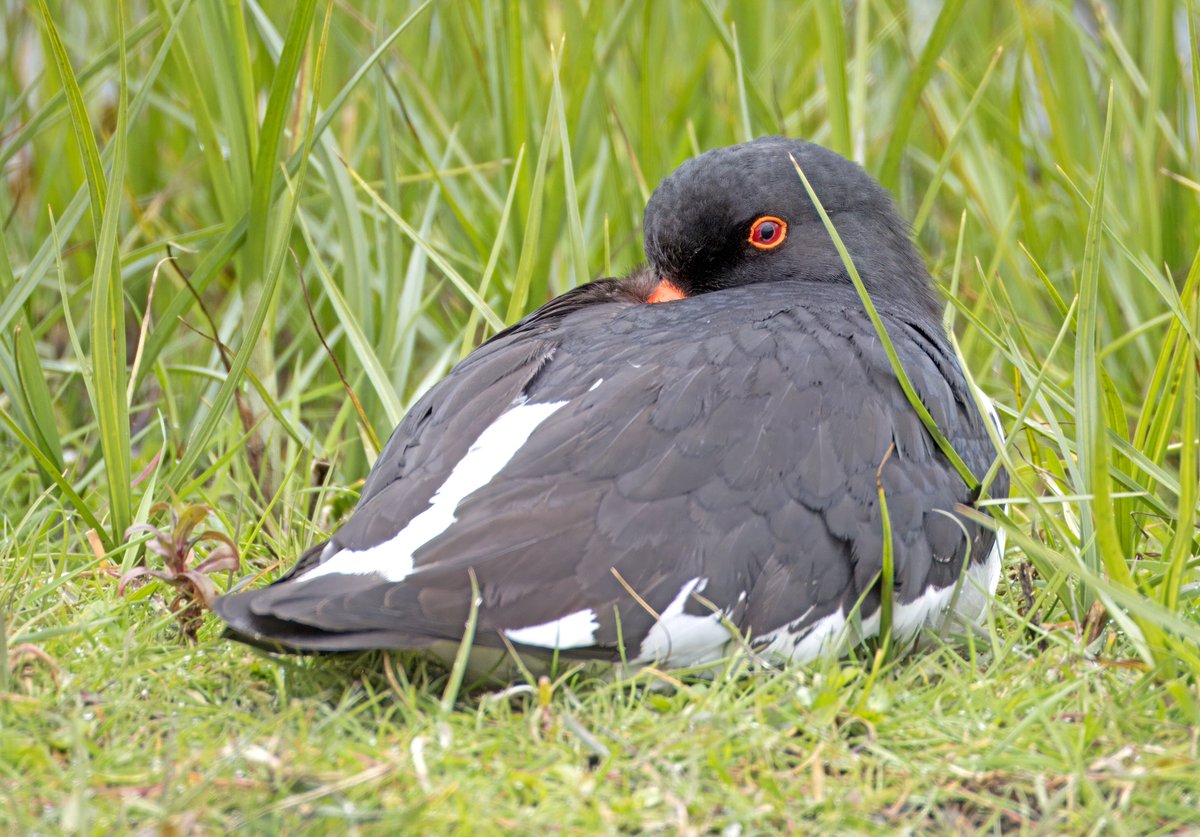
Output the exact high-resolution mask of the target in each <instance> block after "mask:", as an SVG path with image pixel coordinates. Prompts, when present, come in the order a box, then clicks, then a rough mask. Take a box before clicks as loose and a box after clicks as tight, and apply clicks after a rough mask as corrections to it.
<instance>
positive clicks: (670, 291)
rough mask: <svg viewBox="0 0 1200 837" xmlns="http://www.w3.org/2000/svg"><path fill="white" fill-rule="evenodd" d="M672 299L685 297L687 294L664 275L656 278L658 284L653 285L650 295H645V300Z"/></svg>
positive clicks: (663, 300) (664, 300) (659, 300)
mask: <svg viewBox="0 0 1200 837" xmlns="http://www.w3.org/2000/svg"><path fill="white" fill-rule="evenodd" d="M674 299H687V294H685V293H684V292H683V291H682V290H681V289H680V287H679V286H678V285H676V284H675V283H674V282H672V281H671V280H670V279H668V278H666V277H665V276H664V277H663V278H661V279H659V280H658V284H657V285H655V286H654V290H653V291H651V292H650V296H648V297H646V302H670V301H671V300H674Z"/></svg>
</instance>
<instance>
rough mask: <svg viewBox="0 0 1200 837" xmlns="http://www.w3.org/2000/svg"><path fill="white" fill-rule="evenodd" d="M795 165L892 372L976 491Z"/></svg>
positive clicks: (940, 446)
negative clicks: (901, 361) (922, 400)
mask: <svg viewBox="0 0 1200 837" xmlns="http://www.w3.org/2000/svg"><path fill="white" fill-rule="evenodd" d="M789 156H790V155H789ZM792 165H793V166H794V167H795V168H796V174H797V175H798V176H799V178H800V182H801V183H803V184H804V190H805V191H806V192H807V193H808V198H809V200H811V201H812V203H813V206H814V207H816V210H817V214H818V215H820V216H821V222H822V223H823V224H824V225H825V230H826V232H828V233H829V237H830V238H831V239H833V245H834V247H836V248H837V251H838V255H839V256H840V257H841V259H842V264H843V265H844V266H845V268H846V271H847V273H849V274H850V279H851V281H852V282H853V283H854V288H855V290H857V291H858V297H859V299H860V300H862V304H863V308H864V309H865V310H866V312H867V316H868V317H869V318H870V320H871V325H872V326H874V328H875V333H876V334H878V335H879V340H880V342H881V343H882V344H883V350H884V352H886V353H887V356H888V361H889V362H890V363H891V365H892V371H893V372H894V373H895V375H896V380H897V381H898V382H899V384H900V388H901V389H903V390H904V394H905V396H906V397H907V398H908V403H909V404H911V405H912V408H913V410H915V411H916V413H917V415H918V416H919V417H920V419H921V423H922V424H924V425H925V429H926V430H928V431H929V435H930V436H931V437H932V438H933V441H934V444H936V445H937V447H938V450H940V451H941V452H942V453H943V454H944V455H945V457H946V458H947V459H948V460H949V461H950V464H951V465H953V466H954V470H956V471H957V472H958V475H959V476H960V477H962V480H963V482H964V483H966V485H967V488H969V489H970V490H971V491H972V492H974V491H975V490H976V489H977V488H978V487H979V480H978V479H976V478H975V476H974V475H973V474H972V473H971V469H970V468H968V467H967V464H966V463H965V462H963V460H962V457H961V456H959V455H958V451H956V450H955V449H954V446H953V445H951V444H950V441H949V440H948V439H947V438H946V435H945V434H944V433H942V431H941V429H940V428H939V427H938V426H937V422H935V421H934V420H933V416H931V415H930V414H929V410H928V409H927V408H926V407H925V405H924V404H923V403H922V402H921V397H920V396H919V395H918V394H917V391H916V389H914V388H913V385H912V381H910V380H909V378H908V373H907V372H905V371H904V367H903V366H902V365H901V364H900V357H899V355H897V354H896V347H895V345H894V344H893V343H892V338H891V336H890V335H888V332H887V328H886V327H885V326H884V324H883V320H882V319H880V317H879V312H878V311H877V310H876V309H875V303H874V302H872V301H871V296H870V294H868V293H867V288H866V285H864V284H863V281H862V277H861V276H859V275H858V268H856V267H855V266H854V260H853V259H852V258H850V251H849V250H847V249H846V245H845V244H844V243H843V242H842V237H841V236H840V235H839V234H838V231H837V229H835V228H834V226H833V221H831V220H830V218H829V215H828V214H827V213H826V212H825V207H824V206H823V205H822V204H821V200H820V198H819V197H817V193H816V192H815V191H813V187H812V184H811V183H809V182H808V178H807V177H806V176H805V174H804V171H803V169H801V168H800V164H799V163H797V162H796V159H795V158H794V157H792Z"/></svg>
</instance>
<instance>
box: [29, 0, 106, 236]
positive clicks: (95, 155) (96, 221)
mask: <svg viewBox="0 0 1200 837" xmlns="http://www.w3.org/2000/svg"><path fill="white" fill-rule="evenodd" d="M38 8H39V9H40V10H41V13H42V24H43V25H44V26H45V28H46V39H47V40H48V41H49V42H50V54H51V56H52V57H53V58H54V65H55V67H57V69H58V75H59V78H60V80H61V81H62V87H63V93H64V94H65V95H66V97H67V107H68V109H69V110H70V113H71V125H72V127H73V128H74V130H75V144H76V146H77V147H78V148H79V154H80V156H81V157H83V170H84V174H85V175H86V177H87V185H88V193H89V194H90V195H91V204H90V206H91V209H92V227H93V229H94V230H95V234H96V235H97V236H99V235H100V226H101V224H102V223H103V220H104V218H103V213H104V205H105V201H106V200H107V196H108V191H107V188H108V187H107V183H106V182H105V180H104V167H103V166H102V165H101V164H100V150H99V147H98V146H97V145H96V135H95V134H93V133H92V123H91V121H90V120H89V119H88V113H87V107H86V106H85V105H84V103H83V92H82V91H81V90H80V89H79V81H78V79H77V78H76V77H75V70H74V69H73V68H72V67H71V57H70V56H69V55H68V54H67V48H66V46H65V45H64V44H63V42H62V38H60V37H59V34H58V29H57V27H55V25H54V20H53V18H51V16H50V9H49V7H47V6H46V0H38ZM121 55H122V61H123V60H124V58H123V56H124V52H122V53H121Z"/></svg>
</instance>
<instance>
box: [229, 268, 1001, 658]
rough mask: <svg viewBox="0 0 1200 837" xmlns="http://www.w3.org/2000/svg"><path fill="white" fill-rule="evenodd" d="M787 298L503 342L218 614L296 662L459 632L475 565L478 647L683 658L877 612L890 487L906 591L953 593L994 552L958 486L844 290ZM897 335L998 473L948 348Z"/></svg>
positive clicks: (782, 291)
mask: <svg viewBox="0 0 1200 837" xmlns="http://www.w3.org/2000/svg"><path fill="white" fill-rule="evenodd" d="M780 285H782V287H774V286H773V287H771V288H768V289H764V288H753V289H732V290H729V291H723V292H718V293H713V294H706V295H704V296H702V297H697V298H695V299H690V300H684V301H681V302H677V303H670V304H664V305H597V306H594V307H591V308H588V309H587V310H586V312H578V313H577V312H576V311H568V312H567V314H566V315H565V316H564V317H563V318H560V320H558V321H556V322H555V323H554V327H548V326H547V321H546V320H545V319H543V320H541V322H540V325H538V326H537V327H536V328H533V329H532V330H530V329H527V330H525V331H522V330H521V329H517V330H516V331H515V332H513V333H512V334H509V335H506V336H505V337H504V339H499V340H494V341H492V342H491V343H489V344H488V345H487V346H485V347H484V349H483V350H481V352H480V353H479V356H478V357H477V356H475V355H473V356H472V357H471V358H470V359H468V360H467V361H466V362H464V363H463V364H462V365H460V366H459V367H457V368H456V369H455V370H454V371H453V372H452V373H451V374H450V375H449V376H447V378H446V379H445V380H444V381H442V382H441V383H440V384H438V385H437V386H436V387H434V388H433V389H432V390H431V391H430V393H429V394H428V395H427V396H426V397H425V398H424V399H422V400H421V401H420V402H419V403H418V404H417V405H416V406H415V407H414V408H413V411H412V413H410V415H409V416H408V417H407V418H406V419H405V421H404V422H403V423H402V424H401V426H400V427H399V428H398V429H397V431H396V433H395V434H394V435H393V437H392V439H391V441H390V442H389V444H388V447H387V450H386V451H385V453H384V454H383V455H382V456H381V458H380V461H379V463H377V465H376V468H375V470H374V471H373V472H372V475H371V478H370V479H369V480H368V483H367V485H366V488H365V490H364V495H363V500H362V502H361V503H360V506H359V508H358V509H357V510H356V512H355V514H354V515H353V517H352V518H351V520H350V521H349V522H348V523H347V524H346V525H345V526H344V527H343V528H342V529H340V530H339V531H338V532H337V533H336V535H335V536H334V537H333V539H332V540H331V542H330V544H329V545H328V546H326V547H325V548H324V549H323V550H321V552H320V553H319V554H316V555H315V559H314V560H310V562H309V565H310V567H312V565H313V564H314V563H316V564H317V565H316V566H315V567H312V568H310V569H307V570H306V571H305V572H302V573H298V574H296V575H294V576H293V577H291V578H290V579H288V580H287V581H285V582H283V583H278V584H276V585H274V586H272V587H268V588H265V589H264V590H259V591H254V592H251V593H246V594H241V595H239V596H234V597H228V598H227V599H225V600H222V601H223V602H224V603H225V611H224V612H223V615H225V616H226V618H227V619H228V620H229V621H230V622H231V624H232V625H233V627H234V628H235V629H236V630H238V631H240V632H242V633H243V634H247V635H249V636H251V637H257V638H260V639H261V638H266V639H276V640H279V641H281V642H283V643H284V644H288V645H292V646H294V647H314V648H362V647H380V646H384V647H387V646H392V647H416V646H423V645H426V644H429V643H431V642H434V641H437V640H443V639H445V640H457V639H458V638H460V637H461V635H462V631H463V625H464V623H465V621H466V619H467V615H468V613H469V611H470V608H471V590H472V586H471V585H472V580H471V579H472V575H473V576H474V578H475V581H476V583H477V585H478V590H479V594H480V602H479V607H478V632H477V639H476V641H477V642H480V643H484V644H498V643H500V642H501V635H503V636H504V637H506V638H507V639H508V640H509V641H511V642H513V643H514V644H516V645H517V646H518V647H521V646H525V647H532V648H558V649H559V650H560V651H562V652H565V653H570V654H576V655H584V656H589V655H590V656H604V657H609V658H616V657H619V656H624V657H625V658H626V659H629V660H648V659H652V658H655V657H658V658H662V657H666V656H670V657H671V658H672V660H673V662H675V663H676V664H679V663H681V662H682V663H684V664H686V662H687V660H688V659H689V655H695V656H696V658H697V659H699V658H700V657H703V656H705V654H702V653H701V646H703V648H704V649H705V652H706V653H707V651H711V650H712V648H713V647H716V648H719V647H721V646H722V645H723V643H724V641H725V640H727V639H728V633H727V631H726V628H725V627H724V626H723V623H728V622H731V623H733V625H734V626H736V627H738V628H739V629H741V630H742V631H743V632H745V633H747V634H749V635H750V636H751V638H752V639H753V638H754V637H764V638H765V637H772V636H775V635H777V634H778V632H779V631H784V630H785V631H788V632H790V633H791V635H793V636H795V637H798V636H803V634H804V632H805V631H806V630H809V629H811V628H812V626H813V625H815V624H816V623H818V622H819V621H820V620H821V619H823V618H825V617H827V616H829V615H831V614H843V615H844V614H846V613H847V612H849V611H850V610H851V609H852V608H853V607H854V606H855V603H856V602H857V601H858V600H859V599H860V597H864V596H865V597H866V603H865V604H864V605H863V607H864V609H867V608H877V606H878V599H877V591H875V592H873V587H874V585H875V582H876V579H877V577H878V575H879V571H880V566H881V558H880V556H881V554H882V544H883V531H882V524H881V518H880V514H879V508H878V499H877V498H878V494H877V479H876V475H877V473H878V474H879V475H880V477H879V478H880V480H881V484H882V486H883V488H884V490H885V492H886V496H887V498H888V507H889V512H890V518H891V535H892V539H893V544H894V549H895V567H896V586H895V590H896V596H897V597H898V600H899V601H900V603H904V602H912V601H915V600H917V599H919V598H920V597H921V596H922V594H923V593H924V592H925V591H926V590H928V589H929V588H930V586H931V585H932V586H934V587H936V588H943V587H946V586H952V585H953V584H954V582H955V579H956V578H957V576H958V573H959V570H960V568H961V566H962V562H963V556H964V555H965V554H966V553H967V552H968V549H969V550H970V553H971V555H972V556H976V557H977V556H981V555H982V554H984V553H986V552H987V550H988V549H989V548H990V546H991V534H990V533H989V532H988V531H986V530H985V529H983V528H981V527H977V526H975V525H974V524H972V523H970V522H969V521H967V520H966V519H965V518H962V517H960V516H955V515H954V511H955V508H956V507H957V505H958V504H960V503H965V502H968V501H969V500H970V498H969V497H968V496H967V490H966V488H965V486H964V485H963V484H962V481H961V480H960V479H959V477H958V476H957V474H955V472H954V471H953V470H952V469H951V468H950V467H949V466H948V464H947V463H946V461H945V460H944V458H943V457H942V455H941V454H940V453H939V452H938V451H936V449H935V448H934V446H933V443H932V440H931V439H930V438H929V436H928V434H927V432H926V431H925V430H924V428H923V427H922V426H921V424H920V421H919V419H918V418H917V416H916V415H915V413H914V412H913V411H912V409H911V408H910V407H909V406H908V404H907V402H906V401H905V399H904V395H903V393H902V392H901V390H900V388H899V386H898V384H897V383H896V381H895V378H894V376H893V375H892V372H891V368H890V366H889V364H888V361H887V358H886V355H885V354H884V352H883V350H882V348H881V346H880V345H879V341H878V338H877V337H876V335H875V333H874V331H873V330H872V328H871V326H870V323H869V322H868V321H867V320H866V319H865V317H864V316H862V314H861V311H860V309H858V308H857V307H855V306H857V299H856V298H854V296H853V291H852V290H850V291H849V293H848V294H847V293H845V292H844V289H840V288H832V287H821V288H819V289H815V290H813V289H804V290H805V297H806V298H803V301H802V304H801V303H798V301H797V300H799V299H802V297H801V296H800V295H799V294H798V293H797V291H796V289H795V288H790V289H789V287H788V283H780ZM559 325H561V328H559V327H558V326H559ZM889 328H890V329H893V339H894V340H896V342H897V344H898V345H899V346H900V347H901V350H902V360H903V362H904V364H905V367H906V369H907V371H908V375H909V376H910V378H911V380H912V381H913V383H914V386H915V387H916V389H917V391H918V393H919V394H920V395H921V397H922V399H923V400H924V402H925V403H926V405H927V407H928V408H929V409H930V412H931V413H932V414H933V416H934V418H935V419H936V421H937V422H938V424H939V426H940V427H941V428H942V430H943V431H944V432H945V433H946V434H947V436H949V437H950V438H952V439H955V440H957V441H958V443H959V448H960V453H961V454H962V455H963V456H964V458H966V460H967V462H968V464H969V465H970V466H971V467H972V468H973V469H974V470H976V471H977V472H978V473H982V471H983V470H984V469H985V468H986V466H987V465H988V464H989V462H990V448H989V447H988V443H987V439H986V435H985V434H984V432H983V428H982V423H981V420H980V419H979V416H978V413H977V411H976V409H975V407H974V405H973V404H972V403H971V401H970V399H969V397H968V396H967V391H966V385H965V382H964V381H963V379H962V375H961V373H960V371H959V370H958V366H957V363H956V362H955V361H954V359H953V357H952V355H950V353H949V350H948V348H947V346H946V341H945V340H944V338H941V337H940V335H928V334H923V333H921V332H919V331H917V330H916V329H915V328H914V327H912V326H910V325H907V324H906V323H905V321H904V319H903V317H902V316H901V317H889ZM898 332H901V333H898ZM885 460H886V464H885ZM881 465H882V470H881ZM873 596H874V597H875V598H872V597H873ZM231 616H232V617H234V618H230V617H231Z"/></svg>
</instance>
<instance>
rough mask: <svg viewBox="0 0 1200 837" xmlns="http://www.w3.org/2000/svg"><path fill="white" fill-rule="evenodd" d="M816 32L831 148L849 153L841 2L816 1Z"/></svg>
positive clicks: (848, 122)
mask: <svg viewBox="0 0 1200 837" xmlns="http://www.w3.org/2000/svg"><path fill="white" fill-rule="evenodd" d="M815 13H816V16H817V34H818V36H819V38H820V43H821V50H820V53H821V64H822V68H823V69H824V77H825V85H824V87H825V109H826V113H827V116H828V119H829V130H830V142H829V147H830V148H832V149H833V150H834V151H837V152H838V153H840V154H845V155H847V156H849V155H852V154H853V153H854V148H853V147H852V144H851V142H850V98H849V96H848V95H847V93H846V22H845V18H844V15H845V7H844V5H843V4H842V3H817V4H816V9H815Z"/></svg>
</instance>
